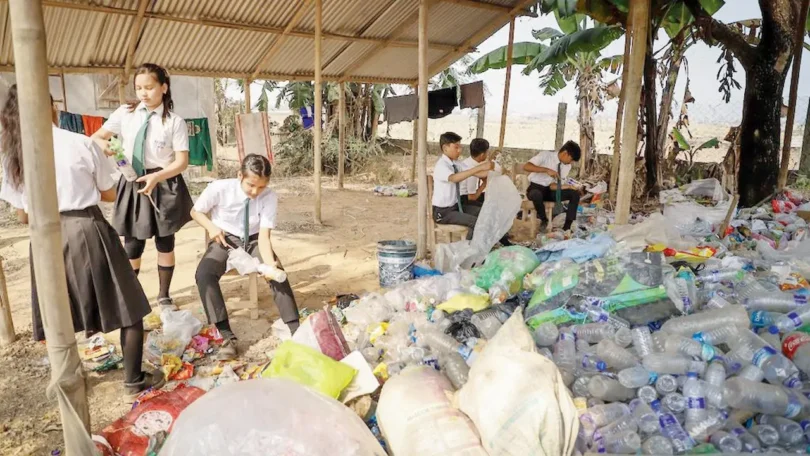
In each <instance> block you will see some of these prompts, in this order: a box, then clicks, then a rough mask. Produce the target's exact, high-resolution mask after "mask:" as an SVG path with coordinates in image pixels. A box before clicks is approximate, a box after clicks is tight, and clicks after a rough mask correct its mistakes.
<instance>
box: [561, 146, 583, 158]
mask: <svg viewBox="0 0 810 456" xmlns="http://www.w3.org/2000/svg"><path fill="white" fill-rule="evenodd" d="M562 151H566V152H568V155H569V156H570V157H571V160H574V161H575V162H578V161H579V158H580V157H582V149H580V148H579V144H577V143H576V142H574V141H567V142H566V143H565V144H563V145H562V147H560V152H562Z"/></svg>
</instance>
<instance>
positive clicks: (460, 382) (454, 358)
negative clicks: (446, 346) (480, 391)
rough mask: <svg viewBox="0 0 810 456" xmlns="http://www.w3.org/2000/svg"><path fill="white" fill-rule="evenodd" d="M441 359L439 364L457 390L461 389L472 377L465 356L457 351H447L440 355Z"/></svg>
mask: <svg viewBox="0 0 810 456" xmlns="http://www.w3.org/2000/svg"><path fill="white" fill-rule="evenodd" d="M439 361H440V363H439V366H440V367H441V369H442V371H443V372H444V375H446V376H447V378H448V379H449V380H450V383H452V384H453V387H454V388H455V389H456V390H459V389H461V387H462V386H464V384H465V383H467V379H468V378H469V377H470V366H468V365H467V362H466V361H464V358H462V357H461V355H459V354H458V353H456V352H447V353H444V354H442V355H441V356H440V357H439Z"/></svg>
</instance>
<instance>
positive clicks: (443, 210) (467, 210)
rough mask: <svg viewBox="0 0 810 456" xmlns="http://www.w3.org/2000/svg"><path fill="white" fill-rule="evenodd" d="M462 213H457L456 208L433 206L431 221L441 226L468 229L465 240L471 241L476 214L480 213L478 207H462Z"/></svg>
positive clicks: (476, 219)
mask: <svg viewBox="0 0 810 456" xmlns="http://www.w3.org/2000/svg"><path fill="white" fill-rule="evenodd" d="M462 208H463V209H464V212H459V210H458V206H450V207H436V206H433V220H434V221H435V222H436V223H439V224H441V225H462V226H466V227H467V228H469V229H468V230H467V240H470V239H472V237H473V231H475V223H476V222H477V221H478V214H479V213H480V212H481V207H480V206H463V205H462Z"/></svg>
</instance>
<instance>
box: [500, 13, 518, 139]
mask: <svg viewBox="0 0 810 456" xmlns="http://www.w3.org/2000/svg"><path fill="white" fill-rule="evenodd" d="M514 47H515V18H514V17H512V20H510V21H509V41H508V43H507V45H506V80H505V81H504V83H503V106H502V107H501V134H500V135H499V136H498V152H500V151H501V150H503V141H504V139H505V138H506V113H507V110H508V109H509V86H510V85H511V84H512V52H513V49H514ZM496 155H497V153H496Z"/></svg>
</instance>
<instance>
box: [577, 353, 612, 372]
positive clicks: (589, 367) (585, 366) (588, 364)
mask: <svg viewBox="0 0 810 456" xmlns="http://www.w3.org/2000/svg"><path fill="white" fill-rule="evenodd" d="M577 359H578V360H579V366H578V367H579V369H582V370H583V371H585V372H604V371H606V370H607V364H605V362H604V361H602V360H601V359H599V358H598V357H597V356H595V355H591V354H588V353H582V352H580V353H577Z"/></svg>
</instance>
